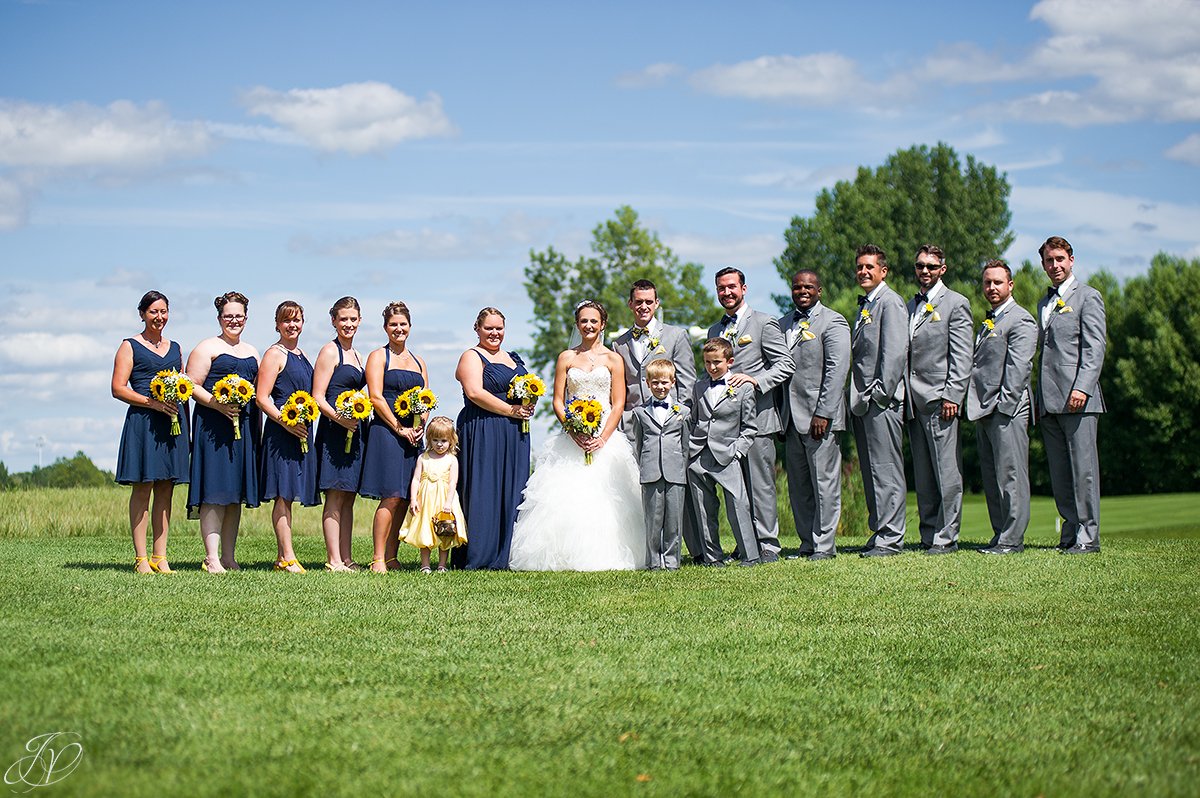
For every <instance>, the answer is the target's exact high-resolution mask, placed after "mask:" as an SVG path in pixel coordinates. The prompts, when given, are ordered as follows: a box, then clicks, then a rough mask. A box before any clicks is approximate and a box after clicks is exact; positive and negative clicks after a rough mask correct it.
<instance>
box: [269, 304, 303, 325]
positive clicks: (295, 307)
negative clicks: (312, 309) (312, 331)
mask: <svg viewBox="0 0 1200 798" xmlns="http://www.w3.org/2000/svg"><path fill="white" fill-rule="evenodd" d="M297 318H298V319H300V321H304V308H302V307H300V303H299V302H297V301H295V300H293V299H285V300H283V301H282V302H280V303H279V305H278V306H277V307H276V308H275V323H276V324H279V323H281V322H285V321H289V320H291V319H297Z"/></svg>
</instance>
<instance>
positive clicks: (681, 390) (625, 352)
mask: <svg viewBox="0 0 1200 798" xmlns="http://www.w3.org/2000/svg"><path fill="white" fill-rule="evenodd" d="M660 304H662V303H661V302H660V301H659V298H658V288H657V287H656V286H655V285H654V283H652V282H650V281H649V280H637V281H635V282H634V284H633V286H632V287H631V288H630V289H629V309H630V310H632V311H633V327H631V328H630V329H628V330H626V331H625V332H623V333H621V334H620V335H618V336H617V338H616V340H614V341H613V342H612V348H613V351H614V352H616V353H617V354H618V355H620V356H621V360H623V361H624V362H625V412H624V413H623V414H622V419H621V423H622V425H623V426H624V428H625V429H628V425H629V417H630V415H631V414H632V413H633V409H634V408H635V407H641V406H642V405H644V404H645V403H646V402H647V401H649V400H650V398H651V396H650V389H649V387H647V384H646V372H645V366H646V364H647V363H649V362H650V361H651V360H658V359H660V358H661V359H664V360H669V361H671V362H672V363H674V364H675V390H674V391H673V393H672V397H671V401H673V402H680V403H681V404H685V405H688V406H689V407H690V406H691V404H692V386H693V385H695V384H696V360H695V357H694V356H693V354H692V343H691V340H690V339H689V338H688V334H687V331H686V330H684V329H683V328H682V327H675V326H672V325H670V324H664V323H663V322H661V321H659V320H658V318H657V317H656V316H655V314H656V313H657V312H658V308H659V305H660Z"/></svg>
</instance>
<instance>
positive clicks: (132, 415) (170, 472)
mask: <svg viewBox="0 0 1200 798" xmlns="http://www.w3.org/2000/svg"><path fill="white" fill-rule="evenodd" d="M138 314H139V315H141V317H142V322H143V324H144V327H143V329H142V331H141V332H140V333H139V334H137V335H135V336H134V337H132V338H126V339H125V340H124V341H123V342H122V343H121V346H120V348H118V349H117V356H116V359H115V361H114V362H113V374H112V395H113V397H114V398H116V399H120V400H121V401H122V402H125V403H126V404H128V405H129V406H130V407H129V410H128V411H127V412H126V413H125V428H124V429H123V430H121V450H120V454H118V455H117V482H119V483H120V484H122V485H131V486H133V491H132V492H131V493H130V494H129V528H130V530H131V531H132V532H133V554H134V557H133V568H134V570H135V571H137V572H138V573H139V574H148V573H151V572H153V571H157V572H158V573H160V574H170V573H174V571H172V570H171V566H170V564H168V563H167V529H168V528H169V527H170V525H171V495H172V493H174V491H175V485H176V483H186V482H187V481H188V424H187V414H186V413H184V412H182V408H181V407H180V406H179V404H178V403H176V402H170V403H168V402H160V401H159V400H157V399H154V398H152V397H151V396H150V380H152V379H154V376H155V375H156V374H158V372H160V371H162V370H163V369H175V370H176V371H182V370H183V356H182V354H181V353H180V350H179V343H178V342H176V341H169V340H167V338H166V337H164V335H163V328H165V327H166V326H167V317H168V315H169V303H168V302H167V298H166V297H165V296H163V295H162V294H160V293H159V292H157V291H148V292H146V294H145V296H143V297H142V301H141V302H139V303H138ZM176 417H178V418H179V426H180V430H181V431H180V433H179V434H178V435H172V434H171V419H172V418H176ZM151 496H153V498H154V510H153V511H151V509H150V498H151ZM147 526H149V527H151V528H152V529H153V535H154V542H153V545H152V549H151V554H150V556H149V557H147V556H146V527H147Z"/></svg>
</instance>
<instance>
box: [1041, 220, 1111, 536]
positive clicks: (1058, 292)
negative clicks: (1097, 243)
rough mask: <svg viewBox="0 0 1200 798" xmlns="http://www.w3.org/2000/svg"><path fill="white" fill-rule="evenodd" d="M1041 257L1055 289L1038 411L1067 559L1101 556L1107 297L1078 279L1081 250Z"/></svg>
mask: <svg viewBox="0 0 1200 798" xmlns="http://www.w3.org/2000/svg"><path fill="white" fill-rule="evenodd" d="M1038 254H1039V255H1041V258H1042V269H1043V270H1044V271H1045V272H1046V276H1047V277H1049V278H1050V283H1051V286H1050V289H1049V290H1048V291H1047V292H1046V296H1045V297H1043V298H1042V300H1041V301H1040V302H1038V322H1039V325H1040V328H1041V334H1040V336H1039V337H1038V343H1039V344H1040V348H1041V359H1040V362H1039V364H1038V385H1037V413H1038V424H1039V425H1040V426H1041V428H1042V440H1043V441H1044V442H1045V444H1046V462H1047V463H1048V465H1049V466H1050V487H1051V489H1052V490H1053V491H1054V504H1055V505H1056V506H1057V508H1058V514H1059V516H1060V517H1061V518H1062V521H1063V525H1062V533H1061V535H1060V538H1059V548H1060V549H1061V550H1062V551H1063V553H1064V554H1096V553H1099V551H1100V457H1099V454H1098V453H1097V451H1096V428H1097V426H1098V424H1099V418H1100V414H1101V413H1103V412H1104V411H1105V407H1104V397H1103V396H1102V395H1101V394H1100V371H1101V369H1103V368H1104V353H1105V350H1106V348H1107V345H1108V344H1107V320H1106V317H1105V311H1104V298H1103V297H1102V296H1100V292H1099V291H1097V290H1096V289H1094V288H1092V287H1091V286H1089V285H1085V284H1083V283H1082V282H1080V281H1079V280H1078V279H1076V278H1075V275H1074V268H1075V252H1074V250H1073V249H1072V248H1071V245H1070V244H1069V243H1068V242H1067V240H1066V239H1065V238H1061V237H1059V236H1051V237H1050V238H1048V239H1046V241H1045V243H1044V244H1042V246H1041V248H1039V249H1038Z"/></svg>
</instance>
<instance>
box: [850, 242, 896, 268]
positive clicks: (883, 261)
mask: <svg viewBox="0 0 1200 798" xmlns="http://www.w3.org/2000/svg"><path fill="white" fill-rule="evenodd" d="M863 255H874V256H875V258H876V260H877V261H879V265H880V266H882V267H883V268H885V269H886V268H887V267H888V262H887V253H886V252H884V251H883V247H877V246H875V245H874V244H863V245H862V246H861V247H859V248H858V249H856V250H855V251H854V262H855V263H857V262H858V259H859V258H861V257H862V256H863Z"/></svg>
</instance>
